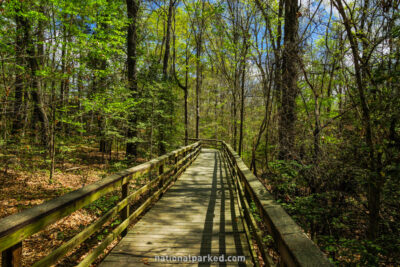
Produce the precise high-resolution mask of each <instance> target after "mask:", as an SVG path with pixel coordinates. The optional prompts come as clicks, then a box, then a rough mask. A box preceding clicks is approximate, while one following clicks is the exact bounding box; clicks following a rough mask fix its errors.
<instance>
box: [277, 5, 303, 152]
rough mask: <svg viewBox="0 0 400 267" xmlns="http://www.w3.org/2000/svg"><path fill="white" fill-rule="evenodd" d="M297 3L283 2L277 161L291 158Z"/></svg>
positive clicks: (296, 45)
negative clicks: (280, 102) (283, 21)
mask: <svg viewBox="0 0 400 267" xmlns="http://www.w3.org/2000/svg"><path fill="white" fill-rule="evenodd" d="M297 5H298V2H297V0H285V26H284V31H285V34H284V51H283V62H282V71H283V73H282V81H284V83H282V96H281V97H282V109H281V112H280V125H279V159H291V158H294V157H293V152H294V151H293V150H294V139H295V128H294V125H295V121H296V97H297V94H298V88H297V76H298V61H299V55H298V53H299V44H298V18H297V14H298V13H297V12H298V6H297Z"/></svg>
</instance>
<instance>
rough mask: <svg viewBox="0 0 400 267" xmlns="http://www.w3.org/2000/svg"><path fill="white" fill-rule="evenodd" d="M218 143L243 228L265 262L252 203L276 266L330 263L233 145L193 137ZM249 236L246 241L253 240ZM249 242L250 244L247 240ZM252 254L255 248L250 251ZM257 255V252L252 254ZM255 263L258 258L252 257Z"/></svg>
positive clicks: (269, 260) (318, 266) (266, 256)
mask: <svg viewBox="0 0 400 267" xmlns="http://www.w3.org/2000/svg"><path fill="white" fill-rule="evenodd" d="M192 140H194V141H201V142H202V143H208V144H211V145H212V146H215V147H219V148H220V149H221V152H222V155H223V156H224V158H225V160H226V162H227V163H228V164H227V165H228V168H229V171H230V173H231V176H232V177H233V180H234V185H235V188H236V192H237V196H238V199H239V200H240V201H239V202H238V204H239V210H240V211H241V213H242V216H243V217H244V218H245V225H244V228H245V231H246V233H247V235H250V236H251V238H249V239H251V240H252V239H254V240H255V241H256V243H257V246H258V250H259V252H260V254H261V256H262V258H263V260H264V263H265V264H266V266H274V265H275V264H274V263H273V261H272V258H271V257H270V256H269V253H268V248H267V247H266V244H265V242H264V241H263V238H264V236H263V231H262V230H261V229H260V227H259V226H258V223H257V221H256V219H255V216H254V214H253V213H254V212H253V210H252V209H251V205H250V204H251V203H254V204H255V205H256V207H257V215H258V216H260V219H261V221H262V222H263V224H264V225H265V226H266V228H267V230H268V233H269V234H270V235H271V236H272V238H273V241H274V246H275V248H276V250H277V252H278V254H279V266H289V267H292V266H301V267H312V266H315V267H324V266H333V264H332V263H330V261H329V260H328V259H327V258H326V257H325V255H324V254H323V253H322V252H321V250H320V249H319V248H318V247H317V245H315V244H314V242H313V241H312V240H311V239H309V238H308V237H307V235H306V234H305V233H304V231H303V229H302V228H301V227H300V226H298V225H297V224H296V223H295V222H294V221H293V219H292V218H291V217H290V216H289V215H288V214H287V213H286V211H285V210H284V209H283V208H282V206H280V205H279V204H278V203H277V202H276V201H275V200H274V197H273V196H272V195H271V194H270V193H269V192H268V191H267V189H266V188H265V186H264V185H263V184H262V183H261V182H260V180H258V179H257V177H255V176H254V174H253V173H252V172H251V171H250V170H249V169H248V168H247V166H246V164H245V163H244V162H243V160H242V159H241V157H240V156H239V155H238V154H237V153H236V152H235V151H234V150H233V149H232V147H231V146H230V145H229V144H227V143H225V142H224V141H221V140H215V139H192ZM251 240H249V243H251V242H252V241H251ZM250 245H251V244H250ZM252 253H253V254H254V252H252ZM253 257H256V258H257V256H256V255H253ZM255 263H256V265H257V264H258V263H257V260H256V261H255Z"/></svg>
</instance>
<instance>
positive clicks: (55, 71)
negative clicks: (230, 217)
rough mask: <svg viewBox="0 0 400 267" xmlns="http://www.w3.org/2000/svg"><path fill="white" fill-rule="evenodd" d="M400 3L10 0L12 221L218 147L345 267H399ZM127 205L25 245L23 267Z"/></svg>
mask: <svg viewBox="0 0 400 267" xmlns="http://www.w3.org/2000/svg"><path fill="white" fill-rule="evenodd" d="M399 4H400V2H399V1H398V0H331V1H328V0H254V1H248V0H226V1H225V0H147V1H145V0H126V1H121V0H87V1H82V0H70V1H67V0H2V1H0V218H4V217H7V216H9V215H11V214H15V213H17V212H20V211H22V210H24V209H28V208H31V207H33V206H35V205H37V204H40V203H42V202H44V201H47V200H50V199H53V198H56V197H59V196H62V195H64V194H66V193H69V192H71V191H73V190H76V189H79V188H81V187H83V186H86V185H89V184H91V183H93V182H95V181H98V180H101V179H102V178H104V177H106V176H107V175H111V174H113V173H116V172H118V171H121V170H123V169H127V168H131V167H133V166H136V165H139V164H142V163H144V162H147V161H149V160H151V159H153V158H156V157H158V156H161V155H164V154H166V153H168V152H170V151H172V150H175V149H177V148H179V147H181V146H184V145H189V144H192V143H193V142H194V141H193V139H199V138H203V139H217V140H223V141H225V142H226V143H229V144H230V145H231V147H232V148H233V150H235V151H236V152H237V154H238V155H239V156H240V157H241V158H242V159H243V161H244V162H245V163H246V165H247V166H248V167H249V169H250V170H251V172H252V173H253V174H254V175H255V176H256V177H257V178H258V179H259V180H260V181H261V182H262V183H263V184H264V186H265V188H266V189H267V190H268V191H269V192H270V193H271V194H272V195H273V196H274V198H275V200H276V201H277V202H278V203H279V204H280V205H281V206H282V207H283V208H284V209H285V210H286V212H287V213H288V214H289V215H290V216H291V217H292V218H293V219H294V221H295V222H296V223H297V224H298V225H299V226H300V227H301V228H302V229H303V230H304V232H305V233H306V234H307V236H308V238H309V239H311V240H312V241H313V242H314V243H315V244H316V245H317V246H318V247H319V249H320V250H321V251H322V252H323V253H324V254H325V255H326V257H327V258H329V260H330V261H331V262H332V263H333V264H334V265H336V266H399V265H400V11H399ZM192 138H193V139H192ZM191 139H192V140H191ZM117 200H118V197H116V196H109V197H107V198H105V197H102V198H100V199H99V200H96V201H95V202H93V203H92V204H90V205H89V206H87V207H85V208H84V209H81V210H79V211H76V212H74V213H73V214H72V215H70V216H68V217H65V218H64V219H62V220H60V221H58V222H57V223H56V224H53V225H52V226H50V227H48V228H46V229H45V230H43V231H42V232H39V233H38V234H36V235H33V236H32V237H29V239H26V240H25V241H24V242H25V243H24V248H23V255H24V259H23V263H24V265H25V266H30V265H32V264H33V262H35V261H37V260H38V259H40V258H41V257H42V256H44V255H45V254H48V253H49V252H51V251H52V250H53V249H54V248H55V247H57V246H59V245H60V244H62V243H63V242H64V241H65V240H68V239H69V238H70V237H71V236H73V235H74V234H76V233H77V232H79V231H80V230H81V229H82V227H83V226H85V225H88V224H89V223H90V222H92V221H93V220H95V219H96V218H99V217H100V216H101V215H102V214H104V213H105V212H107V211H108V210H109V209H110V207H111V206H112V205H113V204H115V202H116V201H117ZM117 224H118V222H117V223H116V224H115V225H117ZM107 227H108V228H107V229H108V230H107V229H106V230H102V231H103V232H101V231H100V232H98V233H97V234H96V236H95V237H94V238H92V239H91V240H89V241H87V242H86V243H84V245H81V247H79V249H78V253H76V256H71V257H68V258H66V259H64V260H62V261H61V262H59V263H58V266H71V265H75V264H77V262H79V261H80V260H82V259H83V258H84V257H85V249H86V250H87V249H88V248H89V247H90V246H91V245H90V244H93V243H96V242H97V241H98V240H102V239H104V237H105V236H106V232H105V231H111V230H110V229H112V227H113V224H110V225H109V226H107ZM264 241H265V242H267V243H268V242H270V241H269V236H267V235H266V236H265V240H264ZM3 257H4V254H3Z"/></svg>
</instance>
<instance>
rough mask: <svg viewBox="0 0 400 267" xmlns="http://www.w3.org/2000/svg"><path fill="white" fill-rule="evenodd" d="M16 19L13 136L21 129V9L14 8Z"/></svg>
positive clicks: (23, 48)
mask: <svg viewBox="0 0 400 267" xmlns="http://www.w3.org/2000/svg"><path fill="white" fill-rule="evenodd" d="M21 5H22V3H21ZM15 11H16V13H17V15H16V17H15V27H16V40H15V57H16V62H15V63H16V65H18V66H19V68H17V72H16V75H15V94H14V98H15V102H14V116H15V117H14V120H13V124H12V129H11V134H12V135H15V134H17V133H18V131H19V130H21V129H22V121H23V116H22V96H23V84H24V78H23V77H24V76H23V68H24V65H25V60H24V52H25V49H26V48H25V42H24V28H23V27H24V25H25V24H26V23H27V21H26V18H25V17H24V16H22V15H20V13H21V11H22V10H21V8H16V10H15Z"/></svg>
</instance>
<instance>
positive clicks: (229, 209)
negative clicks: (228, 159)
mask: <svg viewBox="0 0 400 267" xmlns="http://www.w3.org/2000/svg"><path fill="white" fill-rule="evenodd" d="M243 229H244V228H243V224H242V218H241V217H240V213H239V209H238V205H237V199H236V192H235V191H234V186H233V181H232V178H231V177H230V176H229V172H228V170H227V166H226V163H225V162H224V161H223V159H222V156H221V155H220V153H219V152H218V150H213V149H202V152H201V153H200V155H199V157H198V158H197V159H196V160H195V161H194V162H193V164H192V165H191V166H190V167H189V168H188V169H187V170H186V171H185V172H184V173H183V174H182V176H181V177H179V178H178V180H177V181H176V182H175V184H174V185H173V186H172V187H171V188H170V189H169V190H168V191H167V192H166V193H165V194H164V195H163V197H162V198H161V199H160V200H159V201H158V202H157V203H156V204H155V205H154V206H153V207H152V208H151V209H150V210H149V211H148V212H147V213H146V214H145V215H144V216H143V218H142V219H141V220H140V221H139V222H138V223H136V225H134V226H133V227H132V229H130V230H129V231H128V234H127V235H126V236H125V237H124V238H123V239H122V240H121V241H120V243H119V244H118V245H117V246H116V247H115V248H114V249H113V250H112V251H111V252H110V253H109V255H108V256H107V257H106V258H105V259H104V260H103V262H102V263H101V264H100V266H101V267H106V266H118V267H123V266H169V267H172V266H176V265H178V266H180V267H183V266H253V264H252V260H251V257H250V250H249V246H248V243H247V238H246V235H245V233H244V230H243ZM189 255H190V256H191V257H192V258H190V262H178V261H173V260H170V261H165V262H163V261H162V260H166V256H168V257H171V258H172V257H177V260H178V259H179V258H178V257H179V256H181V257H182V260H184V259H185V258H184V257H185V256H186V257H189ZM208 255H212V256H218V257H220V258H221V259H222V256H221V255H224V256H223V257H224V261H225V262H208V259H209V258H208ZM156 256H158V257H159V260H157V259H156ZM193 256H196V259H197V260H199V258H198V256H206V257H202V262H198V261H193ZM229 256H245V257H246V261H245V262H227V261H226V260H227V259H228V257H229ZM186 259H187V260H189V258H186ZM204 259H206V261H205V262H204V261H203V260H204ZM230 259H231V260H232V258H230Z"/></svg>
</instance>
